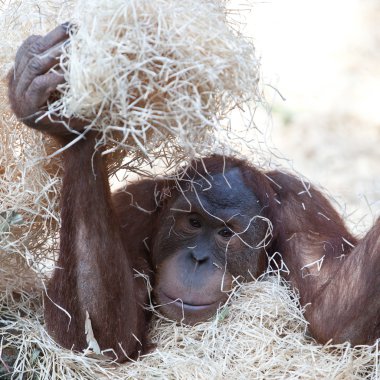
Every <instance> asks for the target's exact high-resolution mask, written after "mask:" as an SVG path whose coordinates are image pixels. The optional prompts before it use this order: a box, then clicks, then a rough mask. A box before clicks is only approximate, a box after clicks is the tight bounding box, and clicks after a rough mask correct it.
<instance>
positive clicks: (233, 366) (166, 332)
mask: <svg viewBox="0 0 380 380" xmlns="http://www.w3.org/2000/svg"><path fill="white" fill-rule="evenodd" d="M296 299H297V298H296V296H295V295H294V294H292V293H291V292H290V290H289V289H287V288H286V287H285V286H284V285H281V284H280V283H279V281H278V279H277V278H276V277H272V278H270V279H266V280H264V281H259V282H253V283H248V284H244V285H242V286H241V287H240V288H238V289H237V290H236V292H235V293H234V295H233V296H232V297H231V300H230V302H229V303H228V305H227V306H226V307H225V308H224V309H222V310H220V312H219V314H218V315H217V316H216V317H215V319H214V320H212V321H210V322H205V323H201V324H199V325H197V326H194V327H185V326H179V325H176V324H174V323H172V322H168V321H165V320H164V319H163V318H156V319H155V320H154V323H153V325H152V330H151V338H152V340H153V342H155V343H156V344H157V347H156V349H155V350H154V351H152V352H151V353H150V354H148V355H146V356H145V357H142V358H140V360H138V361H136V362H133V363H129V364H125V365H121V366H119V365H116V364H113V363H110V362H105V361H101V360H99V359H95V358H89V357H86V356H84V355H79V354H75V353H73V352H71V351H67V350H62V349H60V348H59V347H58V346H57V345H56V344H55V343H54V342H53V341H52V340H51V338H50V337H49V336H48V335H47V333H46V331H45V330H44V328H43V325H42V323H43V314H42V305H41V297H40V295H39V294H30V293H29V294H21V295H19V296H18V297H17V299H14V298H12V297H11V295H10V294H2V295H1V296H0V305H1V306H0V312H1V315H2V317H1V319H0V323H2V324H3V327H2V335H3V340H2V343H1V344H0V352H2V353H3V354H2V356H1V357H2V358H3V359H8V365H9V367H10V366H11V365H13V371H14V378H18V377H20V376H22V375H24V376H25V378H28V379H35V378H38V379H40V380H45V379H46V380H50V379H70V378H71V379H89V380H92V379H113V380H117V379H152V378H160V379H233V378H237V379H244V378H247V379H279V378H291V379H305V378H311V379H378V376H379V373H380V364H379V360H380V354H379V350H378V346H373V347H361V348H350V347H349V345H348V344H343V345H339V346H329V345H326V346H319V345H316V344H315V343H314V342H313V341H312V340H311V339H309V338H307V337H306V336H305V330H306V322H305V320H304V318H303V316H302V314H301V311H300V309H299V305H298V304H297V302H296ZM0 360H1V359H0ZM12 362H13V364H12ZM0 368H1V364H0ZM0 373H1V372H0ZM3 373H6V371H5V370H4V369H3Z"/></svg>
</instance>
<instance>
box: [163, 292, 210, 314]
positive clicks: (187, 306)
mask: <svg viewBox="0 0 380 380" xmlns="http://www.w3.org/2000/svg"><path fill="white" fill-rule="evenodd" d="M163 296H164V297H165V298H167V299H168V301H169V302H168V303H171V304H175V305H176V306H178V307H180V308H183V309H186V310H190V311H191V310H193V311H196V310H204V309H208V308H209V307H210V306H213V305H215V304H216V302H213V303H208V304H202V305H193V304H190V303H186V302H184V301H182V300H181V299H179V298H176V299H174V298H172V297H169V296H168V295H167V294H163Z"/></svg>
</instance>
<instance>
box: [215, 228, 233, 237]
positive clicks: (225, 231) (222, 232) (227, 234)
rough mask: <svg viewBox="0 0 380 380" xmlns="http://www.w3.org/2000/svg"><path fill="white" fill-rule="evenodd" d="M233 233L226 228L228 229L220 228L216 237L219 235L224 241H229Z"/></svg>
mask: <svg viewBox="0 0 380 380" xmlns="http://www.w3.org/2000/svg"><path fill="white" fill-rule="evenodd" d="M233 234H234V233H233V232H232V231H231V230H230V229H229V228H228V227H224V228H222V229H221V230H220V231H219V232H218V235H220V236H221V237H222V238H224V239H229V238H231V237H232V235H233Z"/></svg>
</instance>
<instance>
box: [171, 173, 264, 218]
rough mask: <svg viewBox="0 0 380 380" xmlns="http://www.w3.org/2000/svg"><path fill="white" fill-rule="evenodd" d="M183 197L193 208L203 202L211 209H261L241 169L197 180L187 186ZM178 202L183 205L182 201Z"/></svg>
mask: <svg viewBox="0 0 380 380" xmlns="http://www.w3.org/2000/svg"><path fill="white" fill-rule="evenodd" d="M183 195H184V199H186V201H187V202H189V201H190V202H191V203H192V204H193V206H194V205H195V204H197V203H199V202H201V203H202V205H204V206H206V205H207V206H208V207H209V208H210V209H219V210H222V209H224V208H225V209H231V208H232V209H240V210H242V209H252V208H256V207H259V202H258V199H257V197H256V195H255V194H254V192H253V191H252V190H251V189H250V188H249V187H248V186H247V185H246V184H245V182H244V178H243V176H242V173H241V171H240V169H239V168H233V169H230V170H228V171H225V172H223V173H217V174H213V175H209V176H207V177H204V178H197V179H195V180H193V181H191V182H189V183H188V184H187V186H186V190H185V191H183ZM182 201H183V199H182ZM178 202H179V203H181V200H178Z"/></svg>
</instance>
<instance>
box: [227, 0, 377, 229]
mask: <svg viewBox="0 0 380 380" xmlns="http://www.w3.org/2000/svg"><path fill="white" fill-rule="evenodd" d="M232 3H233V5H235V6H239V7H240V8H241V7H242V6H244V4H243V2H242V1H236V0H234V1H233V2H232ZM250 4H251V5H252V4H253V10H252V11H251V12H250V13H249V14H246V16H245V22H246V28H245V30H244V32H245V33H246V34H248V35H250V36H251V37H252V38H253V40H254V43H255V45H256V48H257V53H258V55H259V56H260V57H261V62H262V77H263V79H264V84H265V92H266V97H267V101H268V102H269V105H270V106H271V108H272V117H271V118H269V117H267V118H266V120H260V123H261V125H259V127H261V128H270V130H271V137H272V140H273V144H274V146H275V147H277V148H279V150H280V151H281V154H282V155H283V156H284V157H285V158H287V159H289V160H290V164H289V162H286V163H285V162H284V166H287V167H289V165H290V166H291V167H293V168H294V169H295V170H298V171H299V172H301V173H303V174H304V175H306V176H307V177H308V178H309V179H310V180H311V181H312V182H314V183H316V184H318V185H321V186H323V187H324V188H326V189H328V191H329V193H330V194H331V195H332V196H333V197H334V198H335V199H336V201H337V203H338V204H337V206H338V207H340V208H341V211H343V212H344V213H345V214H346V215H347V216H348V217H349V224H350V225H351V226H352V227H354V228H356V231H357V232H359V233H360V232H362V231H363V230H365V229H366V228H367V227H368V226H369V225H370V224H371V223H372V222H373V220H374V218H375V217H376V216H377V215H380V149H379V143H380V1H379V0H345V1H343V0H272V1H254V2H251V3H250ZM271 86H273V87H275V88H276V89H277V90H278V91H279V92H280V93H281V95H282V96H283V97H284V98H286V101H283V100H282V99H281V97H280V96H279V95H278V94H277V92H276V91H274V90H273V89H272V87H271ZM284 160H285V159H284Z"/></svg>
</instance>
